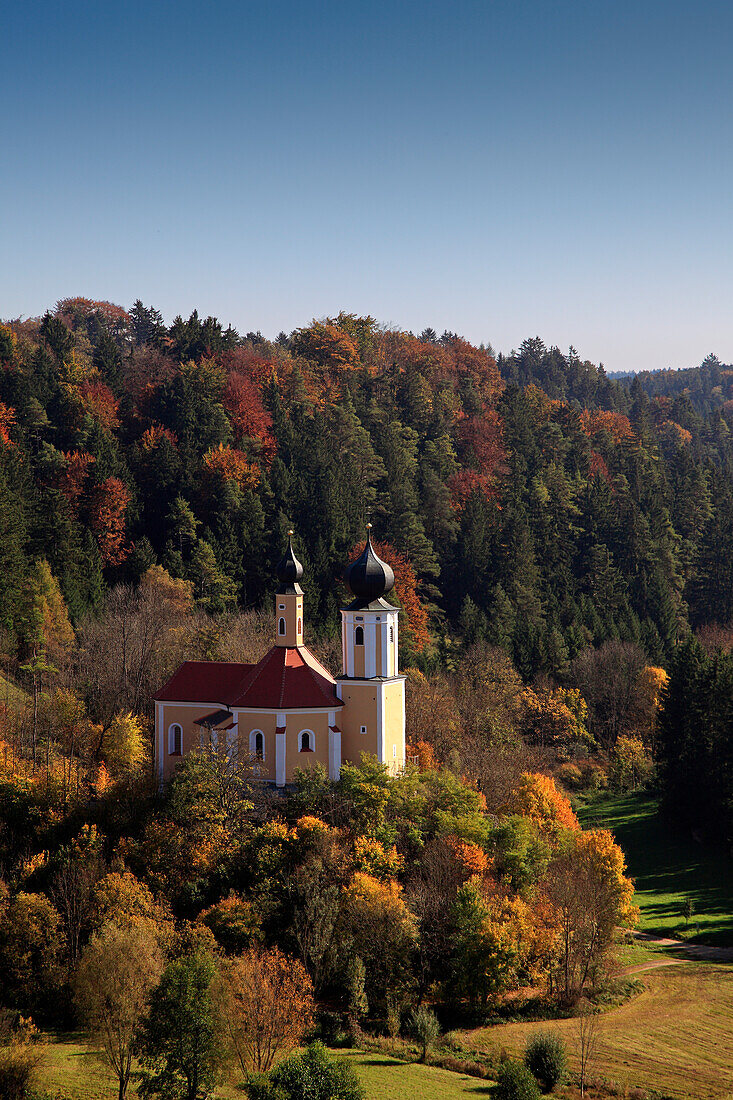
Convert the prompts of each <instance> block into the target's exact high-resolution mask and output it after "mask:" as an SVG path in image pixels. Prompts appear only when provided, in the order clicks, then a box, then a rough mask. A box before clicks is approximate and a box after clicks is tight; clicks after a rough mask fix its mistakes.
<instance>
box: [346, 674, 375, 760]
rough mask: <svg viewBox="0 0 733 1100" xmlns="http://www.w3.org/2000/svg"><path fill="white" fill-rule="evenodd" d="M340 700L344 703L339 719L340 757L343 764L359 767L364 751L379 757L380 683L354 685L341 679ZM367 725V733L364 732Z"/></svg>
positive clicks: (372, 681) (367, 682)
mask: <svg viewBox="0 0 733 1100" xmlns="http://www.w3.org/2000/svg"><path fill="white" fill-rule="evenodd" d="M341 684H342V689H341V698H342V700H343V702H344V704H345V706H344V707H343V709H342V710H341V712H340V714H339V717H338V724H339V726H340V727H341V756H342V759H343V760H344V761H348V762H349V763H351V764H358V763H359V760H360V758H361V754H362V753H363V752H366V753H369V754H371V755H372V756H378V755H379V745H378V742H377V714H378V703H377V692H378V691H379V688H380V683H379V681H378V680H371V681H369V680H367V681H366V682H364V683H361V684H359V683H352V682H351V681H349V680H342V681H341ZM362 726H366V728H367V732H366V733H361V727H362Z"/></svg>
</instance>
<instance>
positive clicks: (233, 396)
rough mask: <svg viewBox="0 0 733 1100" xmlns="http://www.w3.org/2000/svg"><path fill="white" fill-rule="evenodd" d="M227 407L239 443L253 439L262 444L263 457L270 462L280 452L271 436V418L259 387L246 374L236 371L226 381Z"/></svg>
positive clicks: (224, 399) (260, 447)
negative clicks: (245, 439) (246, 439)
mask: <svg viewBox="0 0 733 1100" xmlns="http://www.w3.org/2000/svg"><path fill="white" fill-rule="evenodd" d="M223 404H224V408H225V409H226V411H227V413H228V414H229V419H230V420H231V422H232V425H233V427H234V432H235V437H236V440H237V442H238V443H241V442H242V439H244V438H248V439H253V440H255V441H256V442H257V443H258V444H259V451H260V453H261V455H262V457H263V458H264V459H265V460H266V461H267V462H268V463H269V462H272V460H273V458H274V457H275V454H276V453H277V444H276V442H275V438H274V436H273V434H272V417H271V416H270V414H269V412H268V411H267V409H265V407H264V405H263V404H262V395H261V393H260V388H259V386H258V385H257V384H256V383H255V382H253V381H252V379H251V378H248V377H247V376H246V375H244V374H240V373H239V372H236V373H234V374H230V375H229V378H228V379H227V384H226V388H225V390H224V397H223Z"/></svg>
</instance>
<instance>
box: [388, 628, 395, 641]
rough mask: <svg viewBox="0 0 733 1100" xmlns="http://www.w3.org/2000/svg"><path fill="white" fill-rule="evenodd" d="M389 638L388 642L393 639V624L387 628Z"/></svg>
mask: <svg viewBox="0 0 733 1100" xmlns="http://www.w3.org/2000/svg"><path fill="white" fill-rule="evenodd" d="M389 640H390V642H393V641H394V627H393V626H391V627H390V628H389Z"/></svg>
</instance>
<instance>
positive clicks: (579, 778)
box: [557, 764, 583, 791]
mask: <svg viewBox="0 0 733 1100" xmlns="http://www.w3.org/2000/svg"><path fill="white" fill-rule="evenodd" d="M557 778H558V779H559V780H560V782H561V783H562V785H563V786H564V787H569V788H570V789H571V790H573V791H577V790H578V789H579V788H580V787H581V786H582V785H583V773H582V772H581V770H580V768H579V767H578V765H577V764H561V765H560V767H559V768H558V769H557Z"/></svg>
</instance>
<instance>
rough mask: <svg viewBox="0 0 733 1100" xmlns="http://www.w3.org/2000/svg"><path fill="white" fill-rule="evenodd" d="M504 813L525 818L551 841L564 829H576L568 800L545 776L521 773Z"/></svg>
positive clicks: (577, 825)
mask: <svg viewBox="0 0 733 1100" xmlns="http://www.w3.org/2000/svg"><path fill="white" fill-rule="evenodd" d="M504 812H505V813H509V814H521V816H522V817H528V818H529V819H530V821H532V822H534V824H535V825H536V826H537V827H538V828H539V830H540V832H542V833H544V834H545V836H546V837H547V838H548V839H549V840H551V841H557V840H558V839H559V837H560V836H561V835H562V833H563V832H565V831H567V830H570V831H571V832H579V831H580V824H579V823H578V819H577V817H576V816H575V814H574V813H573V809H572V806H571V805H570V802H569V801H568V799H567V798H566V797H565V795H564V794H561V793H560V791H559V790H558V789H557V787H556V786H555V781H554V779H552V778H551V777H550V776H549V775H540V774H539V773H536V772H523V773H522V775H521V776H520V779H519V784H518V785H517V787H516V788H515V790H514V791H513V792H512V794H511V796H510V798H509V801H508V803H507V804H506V806H505V807H504Z"/></svg>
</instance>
